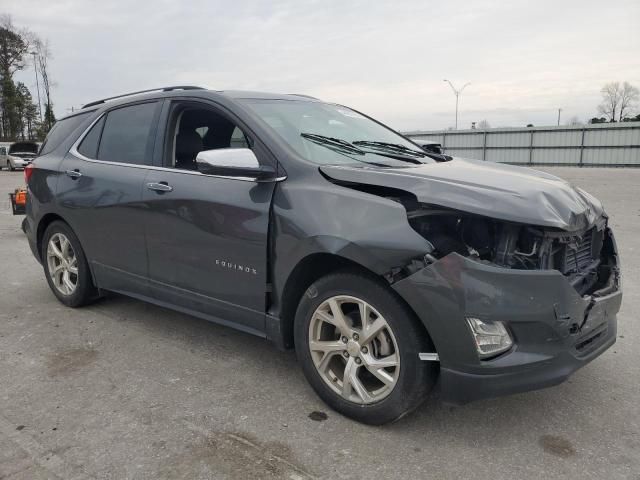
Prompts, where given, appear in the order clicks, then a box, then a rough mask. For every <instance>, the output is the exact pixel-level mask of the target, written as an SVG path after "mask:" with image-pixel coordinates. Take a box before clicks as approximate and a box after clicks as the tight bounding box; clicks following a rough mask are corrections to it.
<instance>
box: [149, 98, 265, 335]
mask: <svg viewBox="0 0 640 480" xmlns="http://www.w3.org/2000/svg"><path fill="white" fill-rule="evenodd" d="M164 131H165V132H166V133H165V135H166V138H165V141H164V145H165V147H164V149H165V155H164V165H165V167H166V168H161V169H155V170H151V171H149V174H148V175H147V177H146V179H145V187H144V188H143V194H142V195H143V200H144V204H145V209H146V210H147V211H148V213H147V216H146V217H145V231H146V239H147V255H148V260H149V279H150V288H151V289H152V294H153V295H154V296H155V297H156V298H157V299H159V300H161V301H163V300H164V301H168V302H169V303H171V304H173V305H178V306H181V307H183V308H185V309H186V310H187V311H195V312H199V313H203V314H205V315H207V316H210V317H213V318H212V319H214V320H216V321H219V322H220V323H226V324H233V325H234V326H236V327H240V328H244V329H246V330H250V331H252V332H254V333H262V332H263V331H264V316H265V302H266V285H267V239H268V230H269V211H270V207H271V198H272V195H273V190H274V188H275V183H258V182H254V181H249V180H243V179H234V178H228V177H226V178H223V177H217V176H212V175H204V174H202V173H200V172H198V170H197V169H196V164H195V157H196V155H197V154H198V152H200V151H202V150H210V149H217V148H220V149H224V148H226V149H231V148H247V147H249V145H250V144H251V145H252V148H253V150H254V152H255V153H256V155H257V156H258V158H259V160H260V161H261V162H268V161H269V160H268V159H266V158H265V155H264V153H263V152H262V151H261V150H260V147H256V141H255V140H250V139H249V138H248V137H247V136H246V135H245V134H244V132H243V130H242V129H241V128H240V127H238V126H237V123H236V122H234V121H233V120H232V119H230V118H229V117H228V116H227V115H226V114H223V113H221V112H219V111H217V110H216V109H214V108H213V107H210V106H208V105H206V104H197V103H179V102H177V103H175V102H174V103H172V104H171V107H170V109H169V115H168V119H167V125H166V129H165V130H164Z"/></svg>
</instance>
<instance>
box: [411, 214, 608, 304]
mask: <svg viewBox="0 0 640 480" xmlns="http://www.w3.org/2000/svg"><path fill="white" fill-rule="evenodd" d="M403 203H404V202H403ZM408 206H409V205H407V204H405V207H408ZM407 216H408V219H409V223H410V225H411V226H412V228H413V229H414V230H416V231H417V232H418V233H419V234H420V235H422V236H423V237H424V238H425V239H426V240H428V241H429V243H431V244H432V245H433V247H434V251H433V254H432V256H433V257H434V258H435V259H437V258H442V257H444V256H446V255H448V254H450V253H453V252H455V253H458V254H460V255H462V256H464V257H469V258H471V259H473V260H476V261H480V262H483V263H487V264H493V265H497V266H500V267H506V268H513V269H521V270H547V269H551V270H558V271H559V272H561V273H562V274H563V275H565V276H566V277H567V278H568V279H569V282H570V283H571V284H572V285H573V286H574V288H576V290H577V291H578V292H579V293H580V294H581V295H584V294H591V293H594V292H596V291H598V290H602V289H604V288H606V287H607V284H608V280H609V278H610V277H611V276H612V275H611V273H612V271H613V269H615V268H617V267H616V265H615V261H614V259H613V252H614V248H613V243H612V242H613V241H612V239H611V237H610V236H609V233H608V229H607V218H606V217H604V216H603V217H602V218H600V219H599V221H598V222H597V223H596V224H595V225H593V226H591V227H590V228H588V229H586V230H583V231H579V232H565V231H562V230H557V229H556V230H554V229H543V228H538V227H532V226H527V225H519V224H515V223H509V222H503V221H499V220H494V219H491V218H486V217H480V216H477V215H472V214H468V213H465V212H456V211H452V210H448V209H442V208H439V207H435V206H433V207H431V206H422V205H413V208H408V209H407Z"/></svg>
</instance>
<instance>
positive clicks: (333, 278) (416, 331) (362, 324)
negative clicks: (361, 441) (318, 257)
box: [295, 272, 437, 425]
mask: <svg viewBox="0 0 640 480" xmlns="http://www.w3.org/2000/svg"><path fill="white" fill-rule="evenodd" d="M295 342H296V352H297V355H298V358H299V360H300V362H301V364H302V368H303V370H304V373H305V376H306V377H307V380H308V381H309V382H310V383H311V386H312V387H313V388H314V390H315V391H316V392H317V393H318V395H319V396H320V397H321V398H322V399H323V400H324V401H325V402H326V403H328V404H329V405H330V406H331V407H332V408H334V409H335V410H337V411H338V412H340V413H342V414H344V415H346V416H348V417H351V418H354V419H355V420H358V421H361V422H364V423H368V424H375V425H379V424H383V423H387V422H391V421H394V420H397V419H399V418H400V417H402V416H403V415H405V414H407V413H408V412H410V411H412V410H413V409H415V408H416V407H417V406H418V405H420V403H422V401H423V400H424V399H425V397H426V395H427V393H428V392H429V390H431V388H432V387H433V385H434V383H435V380H436V377H437V368H436V365H435V364H433V363H432V362H424V361H421V360H419V358H418V353H420V352H423V351H433V350H432V348H433V346H432V345H431V342H430V340H429V338H428V335H427V334H426V332H425V330H424V328H423V327H422V326H421V325H419V324H418V322H417V321H416V320H415V319H414V316H413V314H412V312H411V311H409V310H408V308H407V307H406V306H405V305H404V304H403V303H402V302H401V301H400V300H399V299H398V298H397V297H396V296H395V295H394V293H393V292H392V291H390V290H389V287H388V286H386V285H384V284H383V283H382V282H379V281H377V279H375V278H373V277H370V276H367V275H363V274H360V273H355V272H341V273H336V274H331V275H328V276H326V277H323V278H321V279H320V280H318V281H317V282H315V283H314V284H313V285H312V286H311V287H309V289H308V290H307V291H306V293H305V295H303V298H302V299H301V301H300V305H299V307H298V311H297V314H296V324H295Z"/></svg>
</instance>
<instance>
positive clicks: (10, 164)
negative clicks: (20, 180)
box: [0, 142, 39, 171]
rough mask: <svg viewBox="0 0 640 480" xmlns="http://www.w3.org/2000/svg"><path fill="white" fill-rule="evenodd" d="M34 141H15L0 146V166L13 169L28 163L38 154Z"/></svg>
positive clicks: (37, 146)
mask: <svg viewBox="0 0 640 480" xmlns="http://www.w3.org/2000/svg"><path fill="white" fill-rule="evenodd" d="M38 148H39V145H38V144H37V143H36V142H15V143H12V144H11V145H8V146H7V145H3V146H0V168H6V169H7V170H12V171H13V170H15V169H16V168H24V167H26V166H27V165H29V164H30V163H31V162H32V161H33V159H34V158H36V156H37V155H38Z"/></svg>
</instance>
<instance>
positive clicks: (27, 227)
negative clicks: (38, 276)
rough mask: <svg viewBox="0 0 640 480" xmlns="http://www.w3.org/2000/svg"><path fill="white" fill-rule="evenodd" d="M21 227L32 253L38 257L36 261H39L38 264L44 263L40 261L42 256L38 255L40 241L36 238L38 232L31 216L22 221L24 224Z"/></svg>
mask: <svg viewBox="0 0 640 480" xmlns="http://www.w3.org/2000/svg"><path fill="white" fill-rule="evenodd" d="M20 227H21V228H22V231H23V232H24V234H25V236H26V237H27V240H28V242H29V248H30V249H31V253H33V256H34V257H36V260H38V262H40V263H42V261H41V260H40V254H39V253H38V240H37V237H36V231H35V228H34V226H33V225H32V221H31V217H30V216H29V215H27V216H26V217H25V218H24V219H23V220H22V224H21V226H20Z"/></svg>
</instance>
